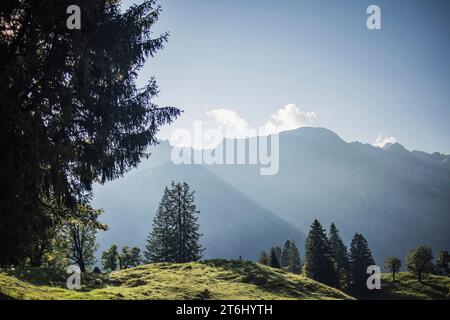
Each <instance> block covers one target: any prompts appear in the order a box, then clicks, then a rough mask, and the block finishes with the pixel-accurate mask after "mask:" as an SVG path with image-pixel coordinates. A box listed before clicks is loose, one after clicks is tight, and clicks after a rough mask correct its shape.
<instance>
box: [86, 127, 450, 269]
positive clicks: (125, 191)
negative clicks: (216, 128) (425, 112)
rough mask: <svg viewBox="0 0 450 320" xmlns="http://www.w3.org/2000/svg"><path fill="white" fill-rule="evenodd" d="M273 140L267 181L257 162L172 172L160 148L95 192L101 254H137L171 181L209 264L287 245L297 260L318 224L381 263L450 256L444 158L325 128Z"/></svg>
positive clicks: (448, 174) (449, 191)
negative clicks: (196, 226)
mask: <svg viewBox="0 0 450 320" xmlns="http://www.w3.org/2000/svg"><path fill="white" fill-rule="evenodd" d="M251 139H254V138H251ZM251 139H247V141H245V142H246V147H247V151H248V147H249V145H250V144H251V141H250V140H251ZM279 141H280V143H279V146H280V148H279V160H280V163H279V164H280V165H279V172H278V174H276V175H272V176H262V175H260V166H259V165H174V164H173V163H171V162H170V152H171V147H170V145H169V144H168V143H167V142H164V143H161V144H160V145H159V146H157V147H156V148H153V149H152V156H151V157H150V159H148V160H145V161H143V162H142V164H141V165H140V166H139V167H138V168H137V169H135V170H133V171H131V172H130V173H128V174H127V175H125V177H123V178H121V179H118V180H115V181H113V182H109V183H107V184H105V185H104V186H96V187H95V190H94V195H95V198H94V201H93V205H94V206H95V207H98V208H104V209H105V214H104V216H103V218H102V219H103V220H104V222H106V223H107V224H109V225H110V230H109V231H108V232H104V233H101V234H100V236H99V241H100V244H101V249H102V250H103V249H105V247H106V246H109V245H111V244H112V243H118V244H120V245H125V244H128V245H138V246H140V247H143V245H144V243H145V238H146V237H147V234H148V232H149V231H150V229H151V224H152V219H153V216H154V213H155V212H156V208H157V205H158V202H159V200H160V198H161V196H162V192H163V189H164V187H165V186H166V185H168V184H170V182H171V181H172V180H174V181H186V182H188V183H189V184H190V185H191V187H192V189H193V190H196V192H197V193H196V200H197V204H198V209H199V210H200V214H199V222H200V225H201V232H202V233H203V234H204V236H203V238H202V242H203V245H204V246H205V247H206V251H205V257H207V258H236V257H239V256H242V257H244V258H249V259H255V258H257V255H258V254H259V252H260V251H261V250H263V249H268V248H269V247H270V246H272V245H275V244H278V245H280V244H281V243H282V242H284V241H285V240H286V239H289V238H293V239H294V240H296V241H297V242H298V246H299V248H300V251H301V253H304V250H303V241H304V240H305V235H306V234H307V232H308V230H309V226H310V225H311V223H312V222H313V220H314V219H316V218H317V219H319V220H320V221H321V222H322V224H323V225H324V227H328V226H329V225H330V224H331V222H335V223H336V225H337V227H338V228H339V230H340V231H341V235H342V237H343V239H344V241H345V242H346V244H347V246H349V243H350V240H351V237H352V236H353V234H354V233H355V232H360V233H363V234H364V236H365V237H366V238H367V239H368V242H369V245H370V248H371V249H372V251H373V254H374V257H375V261H376V262H377V263H378V264H379V265H381V266H382V265H383V263H384V260H385V258H386V257H388V256H397V257H399V258H400V259H403V258H404V257H405V256H406V254H407V252H408V251H409V250H410V249H411V248H412V247H413V246H416V245H421V244H426V245H431V246H432V247H433V249H434V250H435V252H437V250H441V249H445V250H448V249H449V247H450V233H449V232H448V230H450V169H449V168H448V164H449V158H450V157H449V156H447V155H442V154H439V153H434V154H428V153H424V152H419V151H412V152H410V151H408V150H407V149H406V148H404V147H403V146H401V145H400V144H393V145H387V146H385V148H378V147H374V146H372V145H369V144H363V143H359V142H352V143H347V142H345V141H344V140H342V139H341V138H340V137H339V136H338V135H337V134H335V133H334V132H332V131H330V130H327V129H324V128H300V129H297V130H292V131H287V132H283V133H281V134H280V140H279ZM229 142H230V141H224V142H223V143H222V144H221V145H219V146H217V148H216V150H217V151H218V150H219V148H222V147H223V144H227V143H229Z"/></svg>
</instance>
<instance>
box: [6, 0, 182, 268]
mask: <svg viewBox="0 0 450 320" xmlns="http://www.w3.org/2000/svg"><path fill="white" fill-rule="evenodd" d="M73 4H76V5H78V6H79V7H80V9H81V29H79V30H69V29H68V28H67V26H66V20H67V18H68V16H69V15H68V14H67V13H66V10H67V8H68V7H69V6H70V5H73ZM120 8H121V6H120V1H117V0H78V1H75V2H74V1H72V0H58V1H47V0H10V1H6V2H4V3H2V6H1V10H0V21H1V23H0V55H1V57H2V63H1V64H0V101H1V103H2V105H1V108H0V150H1V151H2V165H1V166H0V194H1V197H0V213H1V219H0V265H10V264H20V263H24V262H25V261H26V258H27V257H30V255H32V254H33V253H32V252H31V251H32V250H33V247H36V246H35V244H36V243H41V242H42V243H44V242H47V241H46V238H47V237H48V231H49V230H50V229H52V228H53V227H54V224H55V223H56V221H57V218H59V217H61V216H63V215H69V214H70V212H71V210H59V208H62V207H64V208H69V209H71V208H74V207H76V205H77V204H79V203H84V202H86V201H87V200H88V199H89V197H90V196H91V192H92V184H93V182H95V181H97V182H100V183H104V182H105V181H108V180H112V179H115V178H117V177H120V176H121V175H122V174H124V173H125V172H126V171H127V170H129V169H130V168H133V167H135V166H136V165H137V164H138V163H139V162H140V160H141V158H142V157H144V156H146V155H148V153H147V152H148V147H149V146H151V145H154V144H156V143H157V140H156V133H157V131H158V129H159V128H160V127H161V126H162V125H163V124H165V123H170V122H171V121H172V120H173V119H174V118H176V117H177V116H178V115H179V114H180V111H179V110H178V109H176V108H172V107H162V108H160V107H158V106H157V105H156V104H155V103H154V101H153V100H154V99H153V98H154V97H155V96H156V95H157V93H158V88H157V85H156V82H155V80H154V79H153V78H150V79H148V84H147V85H146V86H144V87H143V88H138V87H137V86H136V79H137V75H138V73H137V72H138V71H139V69H141V68H142V66H143V65H144V62H145V61H146V58H147V57H148V56H153V55H154V54H155V53H156V52H157V51H158V50H160V49H162V48H163V44H164V42H165V41H166V40H167V36H168V35H167V34H162V35H160V36H156V37H153V35H154V32H153V26H154V24H155V22H156V21H157V20H158V18H159V15H160V8H159V7H158V6H157V5H156V4H155V1H154V0H147V1H144V2H143V3H142V4H139V5H133V6H131V7H130V8H129V9H128V10H127V11H125V12H121V9H120Z"/></svg>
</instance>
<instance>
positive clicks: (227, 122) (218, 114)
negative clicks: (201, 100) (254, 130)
mask: <svg viewBox="0 0 450 320" xmlns="http://www.w3.org/2000/svg"><path fill="white" fill-rule="evenodd" d="M206 115H207V116H208V117H210V118H211V120H212V122H213V123H214V125H215V126H216V127H217V129H219V130H221V131H225V132H228V133H233V135H236V136H239V135H241V136H242V135H243V136H246V134H247V132H249V130H251V128H250V126H249V124H248V123H247V121H245V119H243V118H241V116H240V115H239V114H238V113H237V112H236V111H233V110H229V109H212V110H209V111H207V112H206Z"/></svg>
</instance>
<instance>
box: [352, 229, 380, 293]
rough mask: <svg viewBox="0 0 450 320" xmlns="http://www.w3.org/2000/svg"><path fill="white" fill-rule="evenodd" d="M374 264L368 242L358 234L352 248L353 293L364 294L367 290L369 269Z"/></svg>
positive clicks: (353, 240)
mask: <svg viewBox="0 0 450 320" xmlns="http://www.w3.org/2000/svg"><path fill="white" fill-rule="evenodd" d="M374 264H375V262H374V260H373V257H372V252H371V251H370V249H369V244H368V243H367V240H366V239H365V238H364V237H363V236H362V235H361V234H359V233H356V234H355V235H354V237H353V239H352V243H351V247H350V281H351V284H350V285H351V289H352V290H353V291H355V292H362V291H365V290H366V289H367V284H366V282H367V278H368V277H369V275H368V274H367V267H368V266H371V265H374Z"/></svg>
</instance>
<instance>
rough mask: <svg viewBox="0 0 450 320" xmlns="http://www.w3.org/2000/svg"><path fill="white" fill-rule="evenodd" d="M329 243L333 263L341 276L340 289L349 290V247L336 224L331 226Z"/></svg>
mask: <svg viewBox="0 0 450 320" xmlns="http://www.w3.org/2000/svg"><path fill="white" fill-rule="evenodd" d="M328 239H329V242H330V246H331V252H332V254H333V261H334V263H335V267H336V271H337V273H338V276H339V287H340V288H347V287H348V284H349V272H350V261H349V257H348V252H347V247H346V246H345V244H344V242H343V241H342V239H341V236H340V235H339V230H338V229H337V228H336V225H335V224H334V223H332V224H331V226H330V232H329V238H328Z"/></svg>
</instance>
